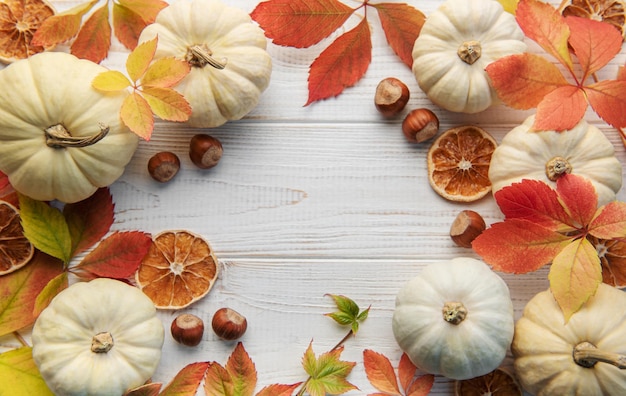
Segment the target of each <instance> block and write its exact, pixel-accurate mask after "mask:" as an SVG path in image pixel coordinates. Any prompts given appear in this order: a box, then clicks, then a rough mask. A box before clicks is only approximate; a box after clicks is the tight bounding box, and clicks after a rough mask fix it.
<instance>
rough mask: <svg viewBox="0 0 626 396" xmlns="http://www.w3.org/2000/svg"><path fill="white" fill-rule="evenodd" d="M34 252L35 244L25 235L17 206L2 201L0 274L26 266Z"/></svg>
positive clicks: (0, 212)
mask: <svg viewBox="0 0 626 396" xmlns="http://www.w3.org/2000/svg"><path fill="white" fill-rule="evenodd" d="M34 252H35V248H34V247H33V244H32V243H30V241H29V240H28V239H26V237H25V236H24V229H23V228H22V224H21V222H20V214H19V212H18V211H17V208H16V207H15V206H13V205H11V204H10V203H8V202H5V201H0V275H4V274H8V273H10V272H13V271H15V270H17V269H19V268H22V267H23V266H25V265H26V264H27V263H28V262H29V261H30V259H31V258H32V257H33V253H34Z"/></svg>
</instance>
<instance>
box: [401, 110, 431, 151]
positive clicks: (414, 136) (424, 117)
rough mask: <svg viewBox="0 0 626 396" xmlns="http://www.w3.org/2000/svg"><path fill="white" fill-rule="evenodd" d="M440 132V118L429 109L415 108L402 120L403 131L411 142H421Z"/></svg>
mask: <svg viewBox="0 0 626 396" xmlns="http://www.w3.org/2000/svg"><path fill="white" fill-rule="evenodd" d="M438 132H439V118H437V115H436V114H435V113H433V112H432V111H431V110H429V109H425V108H422V109H415V110H412V111H411V112H410V113H409V114H407V115H406V117H405V118H404V120H403V121H402V133H404V137H406V139H407V140H408V141H409V142H411V143H421V142H424V141H426V140H428V139H430V138H432V137H434V136H435V135H436V134H437V133H438Z"/></svg>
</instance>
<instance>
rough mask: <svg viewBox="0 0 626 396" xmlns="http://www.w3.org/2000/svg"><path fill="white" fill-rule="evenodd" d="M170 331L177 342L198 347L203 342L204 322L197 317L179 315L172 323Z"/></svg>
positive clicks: (186, 314)
mask: <svg viewBox="0 0 626 396" xmlns="http://www.w3.org/2000/svg"><path fill="white" fill-rule="evenodd" d="M170 330H171V332H172V338H174V340H176V342H178V343H180V344H183V345H186V346H196V345H198V344H199V343H200V341H202V335H203V334H204V322H203V321H202V319H200V318H199V317H197V316H196V315H192V314H188V313H185V314H181V315H178V316H177V317H176V318H175V319H174V320H173V321H172V326H171V328H170Z"/></svg>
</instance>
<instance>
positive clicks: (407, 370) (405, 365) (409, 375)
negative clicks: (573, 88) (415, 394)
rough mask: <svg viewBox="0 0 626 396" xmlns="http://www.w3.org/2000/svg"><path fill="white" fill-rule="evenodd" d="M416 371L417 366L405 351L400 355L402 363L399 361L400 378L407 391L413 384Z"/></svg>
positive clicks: (401, 384)
mask: <svg viewBox="0 0 626 396" xmlns="http://www.w3.org/2000/svg"><path fill="white" fill-rule="evenodd" d="M416 371H417V366H415V365H414V364H413V362H412V361H411V359H409V355H407V354H406V353H404V352H403V353H402V356H400V363H398V380H399V381H400V386H402V389H404V391H405V392H406V391H408V389H409V387H410V386H411V383H412V382H413V380H414V378H415V372H416Z"/></svg>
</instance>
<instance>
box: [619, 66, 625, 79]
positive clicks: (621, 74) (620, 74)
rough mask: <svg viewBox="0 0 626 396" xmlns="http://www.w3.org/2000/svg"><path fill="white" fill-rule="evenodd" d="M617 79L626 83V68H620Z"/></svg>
mask: <svg viewBox="0 0 626 396" xmlns="http://www.w3.org/2000/svg"><path fill="white" fill-rule="evenodd" d="M617 79H618V80H619V81H626V67H624V66H620V67H619V68H618V69H617Z"/></svg>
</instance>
